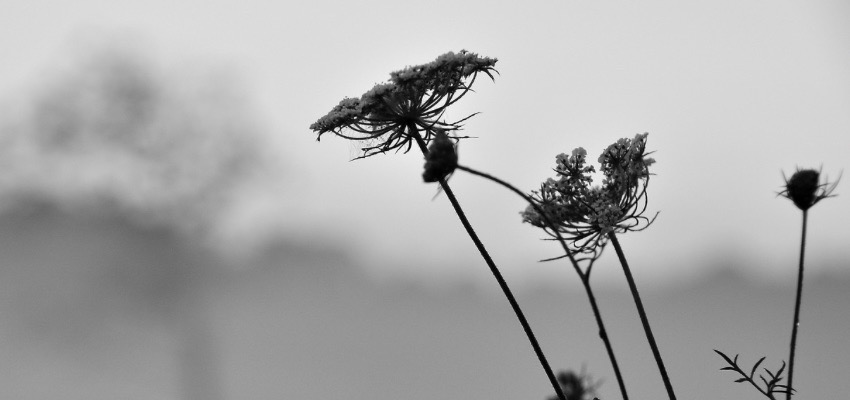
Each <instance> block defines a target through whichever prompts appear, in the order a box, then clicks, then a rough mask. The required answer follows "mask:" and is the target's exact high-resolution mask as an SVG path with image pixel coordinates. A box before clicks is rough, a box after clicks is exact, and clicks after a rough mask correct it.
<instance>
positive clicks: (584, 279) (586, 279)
mask: <svg viewBox="0 0 850 400" xmlns="http://www.w3.org/2000/svg"><path fill="white" fill-rule="evenodd" d="M457 169H459V170H462V171H466V172H469V173H470V174H473V175H476V176H480V177H482V178H484V179H488V180H490V181H493V182H495V183H497V184H499V185H501V186H503V187H505V188H507V189H508V190H510V191H512V192H514V193H516V194H517V195H519V196H520V197H522V198H523V199H524V200H525V201H526V202H527V203H528V204H530V205H531V206H532V207H534V209H535V210H536V211H537V213H538V214H540V216H541V217H543V219H544V221H545V222H546V225H548V226H549V229H551V230H552V232H554V233H555V236H556V238H557V239H558V242H560V243H561V247H563V249H564V252H565V253H566V255H567V257H569V259H570V262H571V263H572V265H573V269H575V271H576V273H578V275H579V277H580V278H581V283H582V285H583V286H584V290H585V292H587V297H588V299H589V300H590V307H591V309H593V316H594V317H595V318H596V325H597V326H598V327H599V337H600V338H601V339H602V342H603V343H604V344H605V350H606V351H607V352H608V358H609V359H610V360H611V366H612V367H613V368H614V375H615V376H616V377H617V383H618V384H619V386H620V393H621V394H622V395H623V400H629V395H628V394H627V393H626V385H625V383H624V382H623V376H622V374H621V373H620V366H619V364H618V363H617V358H616V357H614V348H613V347H612V346H611V341H610V339H609V338H608V333H607V331H606V330H605V324H604V323H603V322H602V313H601V312H600V311H599V307H598V306H597V304H596V297H595V296H594V295H593V289H591V287H590V274H589V273H584V272H583V271H582V270H581V268H580V267H579V265H578V261H576V259H575V257H574V256H573V253H572V251H570V249H569V246H567V242H566V240H565V239H564V238H563V236H561V233H560V232H559V231H558V230H557V229H556V227H555V224H554V223H552V221H551V220H550V219H549V217H548V216H547V215H546V213H545V212H544V211H543V209H541V208H540V206H539V205H538V204H537V202H535V201H534V199H532V198H531V197H529V196H528V195H527V194H525V193H523V192H522V191H521V190H519V189H517V188H516V187H515V186H513V185H511V184H510V183H508V182H505V181H503V180H501V179H499V178H497V177H495V176H493V175H490V174H487V173H484V172H481V171H477V170H474V169H472V168H469V167H465V166H462V165H458V166H457Z"/></svg>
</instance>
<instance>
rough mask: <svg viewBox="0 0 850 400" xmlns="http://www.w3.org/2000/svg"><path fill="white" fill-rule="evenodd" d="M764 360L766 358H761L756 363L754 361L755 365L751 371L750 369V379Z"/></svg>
mask: <svg viewBox="0 0 850 400" xmlns="http://www.w3.org/2000/svg"><path fill="white" fill-rule="evenodd" d="M765 358H766V357H762V358H760V359H759V360H758V361H756V364H755V365H753V369H752V371H750V378H752V377H753V375H755V374H756V370H757V369H758V367H759V365H760V364H761V363H762V361H764V359H765Z"/></svg>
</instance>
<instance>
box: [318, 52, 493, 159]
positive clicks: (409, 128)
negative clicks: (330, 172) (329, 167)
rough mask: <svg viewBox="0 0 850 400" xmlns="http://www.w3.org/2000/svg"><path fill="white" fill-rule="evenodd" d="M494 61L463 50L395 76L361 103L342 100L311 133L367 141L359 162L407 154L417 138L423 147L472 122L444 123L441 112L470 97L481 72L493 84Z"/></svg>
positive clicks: (409, 68) (359, 100)
mask: <svg viewBox="0 0 850 400" xmlns="http://www.w3.org/2000/svg"><path fill="white" fill-rule="evenodd" d="M496 61H497V60H496V59H495V58H489V57H480V56H478V55H477V54H475V53H470V52H468V51H465V50H461V51H460V52H459V53H454V52H449V53H446V54H443V55H441V56H439V57H437V59H436V60H434V61H432V62H430V63H427V64H422V65H415V66H410V67H407V68H404V69H402V70H400V71H396V72H393V73H391V74H390V81H389V82H387V83H381V84H378V85H375V87H373V88H372V89H371V90H369V91H368V92H366V93H364V94H363V95H362V96H360V98H359V99H358V98H345V99H343V100H342V101H340V102H339V104H338V105H337V106H335V107H334V108H333V109H332V110H331V111H330V112H329V113H328V114H327V115H325V116H323V117H322V118H319V120H318V121H316V122H315V123H314V124H313V125H310V129H311V130H313V131H314V132H316V133H317V134H318V136H319V137H318V138H317V140H318V139H319V138H321V136H322V134H324V133H327V132H333V133H334V134H336V135H338V136H341V137H344V138H346V139H351V140H360V141H364V144H365V145H364V146H363V155H362V156H360V157H357V158H364V157H368V156H371V155H374V154H378V153H385V152H387V151H390V150H397V151H398V150H401V149H404V151H405V152H407V151H409V150H410V148H411V146H412V145H413V142H419V138H421V140H422V141H421V142H420V143H418V144H419V145H420V146H423V147H424V146H426V145H427V144H428V143H429V142H430V141H431V139H433V137H434V135H435V132H436V131H438V130H439V131H444V132H449V133H450V132H454V131H457V130H459V129H461V127H462V125H461V123H462V122H463V121H465V120H466V119H467V118H469V117H466V118H463V119H461V120H458V121H455V122H446V121H445V120H443V119H442V117H443V113H444V112H445V111H446V108H447V107H449V106H450V105H452V104H454V103H455V102H457V101H458V100H460V99H461V98H462V97H463V96H464V95H466V93H467V92H469V90H470V89H471V87H472V84H473V83H474V82H475V78H476V77H477V75H478V74H479V73H485V74H487V76H489V77H490V79H494V78H493V72H497V71H496V69H495V65H496ZM470 117H471V116H470ZM423 150H424V148H423Z"/></svg>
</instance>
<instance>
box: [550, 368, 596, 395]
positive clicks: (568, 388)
mask: <svg viewBox="0 0 850 400" xmlns="http://www.w3.org/2000/svg"><path fill="white" fill-rule="evenodd" d="M558 383H559V384H560V385H561V389H562V390H563V391H564V395H565V396H566V397H567V400H591V399H593V398H595V394H596V389H597V387H598V386H599V383H598V382H593V380H592V379H591V377H590V376H589V375H588V374H587V373H586V372H584V371H582V372H581V373H580V374H577V373H575V372H573V371H569V370H567V371H561V372H559V373H558ZM549 400H558V397H549Z"/></svg>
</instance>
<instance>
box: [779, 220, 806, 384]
mask: <svg viewBox="0 0 850 400" xmlns="http://www.w3.org/2000/svg"><path fill="white" fill-rule="evenodd" d="M808 217H809V210H808V209H805V210H803V234H802V239H800V268H799V271H798V272H797V299H796V300H795V301H794V325H793V326H792V327H791V350H790V355H789V356H788V388H789V389H788V392H786V394H785V398H786V399H787V400H791V394H792V392H793V391H794V390H793V388H794V386H792V384H793V383H794V354H795V352H796V350H797V328H799V326H800V304H801V303H802V296H803V260H804V259H805V254H806V225H807V223H808Z"/></svg>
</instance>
